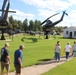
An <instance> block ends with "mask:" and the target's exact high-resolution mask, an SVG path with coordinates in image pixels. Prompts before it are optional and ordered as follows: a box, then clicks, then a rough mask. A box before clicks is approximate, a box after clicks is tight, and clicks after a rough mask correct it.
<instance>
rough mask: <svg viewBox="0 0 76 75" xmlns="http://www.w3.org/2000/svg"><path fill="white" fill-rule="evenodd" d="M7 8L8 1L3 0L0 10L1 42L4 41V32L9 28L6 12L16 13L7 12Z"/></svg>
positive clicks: (8, 5)
mask: <svg viewBox="0 0 76 75" xmlns="http://www.w3.org/2000/svg"><path fill="white" fill-rule="evenodd" d="M9 7H10V0H4V1H3V5H2V9H1V10H0V11H2V14H1V16H0V30H1V33H2V36H1V40H5V38H4V31H5V30H6V29H7V28H8V26H9V23H8V21H7V17H8V12H12V13H16V11H9Z"/></svg>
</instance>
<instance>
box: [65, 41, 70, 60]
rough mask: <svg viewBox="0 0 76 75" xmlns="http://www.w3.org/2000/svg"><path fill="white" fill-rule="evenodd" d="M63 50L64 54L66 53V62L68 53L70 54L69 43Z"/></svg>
mask: <svg viewBox="0 0 76 75" xmlns="http://www.w3.org/2000/svg"><path fill="white" fill-rule="evenodd" d="M64 50H65V52H66V61H68V58H69V53H70V52H71V45H70V42H68V43H67V45H66V46H65V48H64Z"/></svg>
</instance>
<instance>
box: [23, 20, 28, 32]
mask: <svg viewBox="0 0 76 75" xmlns="http://www.w3.org/2000/svg"><path fill="white" fill-rule="evenodd" d="M23 27H24V31H25V32H26V31H27V30H28V20H27V19H25V20H24V21H23Z"/></svg>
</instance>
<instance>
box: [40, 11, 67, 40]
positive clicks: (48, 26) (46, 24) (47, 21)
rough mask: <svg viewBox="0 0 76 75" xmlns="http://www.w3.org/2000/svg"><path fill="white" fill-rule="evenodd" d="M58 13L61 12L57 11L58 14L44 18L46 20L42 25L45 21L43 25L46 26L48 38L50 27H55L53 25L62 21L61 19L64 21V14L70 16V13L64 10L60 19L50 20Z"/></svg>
mask: <svg viewBox="0 0 76 75" xmlns="http://www.w3.org/2000/svg"><path fill="white" fill-rule="evenodd" d="M58 14H59V13H56V14H54V15H52V16H50V17H48V18H47V19H46V20H44V21H43V22H42V23H41V25H43V24H44V23H45V24H44V25H43V27H44V28H45V35H46V39H48V32H49V30H48V29H49V28H51V27H53V26H55V25H57V24H58V23H60V22H61V21H63V18H64V15H65V14H66V15H67V16H68V14H67V13H66V11H63V14H62V16H61V18H60V20H58V21H55V22H52V21H51V20H49V19H50V18H51V17H53V16H55V15H58Z"/></svg>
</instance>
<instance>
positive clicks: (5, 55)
mask: <svg viewBox="0 0 76 75" xmlns="http://www.w3.org/2000/svg"><path fill="white" fill-rule="evenodd" d="M8 47H9V44H8V43H5V46H4V47H3V48H2V49H1V75H4V74H3V71H4V68H5V69H6V75H8V73H9V69H10V56H9V51H8Z"/></svg>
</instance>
